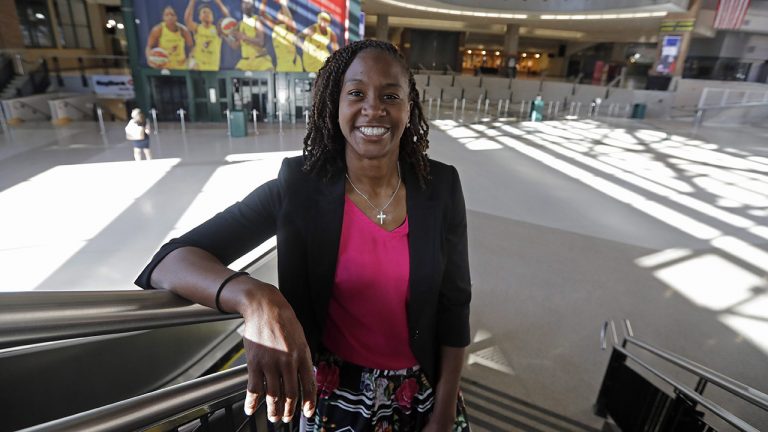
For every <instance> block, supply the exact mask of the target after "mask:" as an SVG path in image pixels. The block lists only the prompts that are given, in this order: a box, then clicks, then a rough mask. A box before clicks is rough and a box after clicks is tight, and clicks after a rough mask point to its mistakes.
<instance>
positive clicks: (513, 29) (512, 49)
mask: <svg viewBox="0 0 768 432" xmlns="http://www.w3.org/2000/svg"><path fill="white" fill-rule="evenodd" d="M519 42H520V26H519V25H517V24H507V31H506V32H505V33H504V55H505V56H506V57H505V58H504V65H503V66H504V68H503V69H507V76H509V77H510V78H514V77H515V75H516V74H515V72H514V71H513V70H512V69H511V68H508V66H509V59H510V58H514V59H515V64H516V63H517V49H518V43H519ZM503 69H502V70H503Z"/></svg>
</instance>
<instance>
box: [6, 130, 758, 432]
mask: <svg viewBox="0 0 768 432" xmlns="http://www.w3.org/2000/svg"><path fill="white" fill-rule="evenodd" d="M188 126H189V127H188V129H187V131H186V133H185V134H182V133H181V132H180V130H179V129H178V127H177V125H169V124H161V125H160V134H159V135H157V136H153V141H152V149H153V152H154V156H155V159H154V160H152V161H149V162H134V161H133V160H132V153H131V146H130V144H129V143H127V142H126V141H125V140H124V139H123V131H122V125H117V124H114V125H110V126H109V128H108V133H107V135H106V136H102V135H100V134H99V131H98V128H97V126H96V125H94V124H76V125H71V126H68V127H64V128H54V127H52V126H50V125H48V124H25V125H22V126H21V127H18V128H14V129H12V130H11V132H10V133H4V134H2V135H0V209H2V213H3V216H2V220H3V223H2V224H1V225H0V263H2V267H3V274H4V278H3V279H4V282H5V283H4V284H3V286H2V287H0V290H1V291H15V290H106V289H131V288H133V286H132V285H131V281H132V280H133V278H134V276H135V275H136V273H137V272H138V271H139V269H140V268H141V267H143V265H144V263H145V262H146V260H147V259H148V258H149V257H150V255H151V254H152V252H153V251H154V250H155V249H156V248H157V247H158V246H159V245H160V244H162V243H163V242H164V240H165V239H166V238H168V237H170V236H172V235H174V234H175V233H178V232H180V231H183V230H185V229H187V228H189V227H191V226H193V225H195V224H196V223H198V222H199V221H201V220H203V219H205V218H206V216H208V215H210V214H212V213H213V212H215V211H217V210H219V209H221V208H223V207H224V206H225V205H226V204H227V203H229V202H232V201H234V200H236V199H238V198H239V197H242V196H243V195H244V194H245V193H247V192H248V191H250V190H251V189H252V188H253V187H254V186H256V185H258V184H260V183H262V182H264V181H266V180H267V179H269V178H272V177H273V176H274V175H276V172H277V168H278V167H279V162H280V160H281V159H282V158H283V157H284V156H286V155H289V154H298V151H299V150H300V148H301V141H302V137H303V130H302V128H303V125H301V124H299V125H295V126H290V127H289V126H286V128H285V131H284V133H283V134H280V132H279V131H278V129H277V127H276V126H274V125H264V126H260V134H259V135H258V136H253V135H250V136H248V137H245V138H229V137H227V135H226V132H225V131H224V129H223V128H220V127H218V126H216V127H211V126H210V125H208V126H205V127H202V126H195V125H188ZM430 137H431V148H430V155H431V156H432V157H433V158H435V159H438V160H442V161H444V162H448V163H451V164H454V165H456V166H457V168H458V169H459V171H460V173H461V176H462V182H463V186H464V193H465V196H466V201H467V208H468V213H469V223H470V259H471V263H472V276H473V290H474V298H473V304H472V325H473V335H474V342H473V344H472V345H471V346H470V347H469V350H468V351H469V355H468V358H467V362H468V364H467V367H466V369H465V383H464V387H465V393H466V396H467V399H468V402H469V405H470V408H471V410H472V411H471V412H472V414H474V415H475V418H476V419H477V423H476V426H477V427H476V429H477V430H578V431H580V430H592V429H593V428H599V427H600V424H601V422H600V421H599V419H596V418H595V417H594V416H593V415H592V413H591V405H592V403H593V402H594V400H595V397H596V395H597V391H598V388H599V386H600V382H601V378H602V374H603V372H604V370H605V366H606V363H607V360H608V352H607V351H605V352H603V351H601V350H600V327H601V324H602V322H603V321H604V320H607V319H613V320H617V324H618V323H619V321H620V320H622V319H629V320H630V321H631V323H632V326H633V329H634V331H635V334H636V335H637V336H638V337H640V338H641V339H644V340H646V341H648V342H650V343H652V344H655V345H658V346H660V347H663V348H666V349H669V350H672V351H674V352H677V353H679V354H681V355H684V356H686V357H688V358H690V359H692V360H694V361H697V362H699V363H701V364H704V365H706V366H709V367H711V368H713V369H715V370H718V371H720V372H722V373H725V374H726V375H729V376H731V377H733V378H735V379H737V380H739V381H742V382H744V383H746V384H749V385H752V386H754V387H755V388H757V389H758V390H761V391H763V392H766V391H768V374H766V373H765V371H766V370H768V282H767V281H766V275H767V274H768V146H766V145H765V143H766V142H768V129H760V128H750V127H740V128H700V129H698V130H697V131H693V130H691V128H690V125H688V124H684V123H674V122H663V121H645V122H642V121H632V120H619V119H611V120H604V119H603V120H574V121H567V122H566V121H563V122H545V123H512V122H498V123H493V122H485V123H482V124H464V123H459V122H454V121H450V120H445V121H434V122H432V131H431V134H430ZM620 328H621V327H620V326H619V329H620ZM619 336H621V335H619ZM672 375H673V376H675V377H678V378H680V380H681V381H683V382H685V383H687V384H689V385H691V386H693V385H694V384H695V380H693V379H692V378H690V377H689V376H687V375H685V374H678V373H676V372H672ZM705 395H709V396H712V397H713V398H715V399H716V400H717V401H718V402H721V403H722V404H723V405H724V406H726V407H728V408H731V409H732V410H733V411H734V412H735V413H737V414H739V415H742V416H743V417H744V418H746V419H748V420H751V421H752V422H753V424H754V425H755V426H757V427H758V428H760V429H762V428H768V415H766V414H765V413H760V412H758V411H757V410H755V409H751V408H748V407H745V405H744V404H741V403H737V402H734V400H735V399H734V398H732V397H728V396H725V395H724V394H723V393H722V392H718V391H716V390H715V391H713V390H712V388H709V389H708V390H707V392H706V393H705ZM723 430H727V429H723Z"/></svg>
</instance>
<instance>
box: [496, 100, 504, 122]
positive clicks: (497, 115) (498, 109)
mask: <svg viewBox="0 0 768 432" xmlns="http://www.w3.org/2000/svg"><path fill="white" fill-rule="evenodd" d="M502 102H503V101H502V100H501V99H499V106H498V107H497V109H496V118H499V117H501V104H502Z"/></svg>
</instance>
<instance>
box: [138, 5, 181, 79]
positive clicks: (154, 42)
mask: <svg viewBox="0 0 768 432" xmlns="http://www.w3.org/2000/svg"><path fill="white" fill-rule="evenodd" d="M187 47H190V48H191V47H192V34H191V33H190V32H189V29H187V28H186V27H185V26H184V25H183V24H180V23H179V22H178V17H177V16H176V11H175V10H173V8H172V7H171V6H166V7H165V9H163V21H162V22H161V23H159V24H157V25H156V26H154V27H152V30H151V31H150V32H149V38H148V39H147V47H146V48H145V50H144V54H145V56H146V59H147V64H148V65H149V67H152V68H155V69H186V68H187V52H186V49H187Z"/></svg>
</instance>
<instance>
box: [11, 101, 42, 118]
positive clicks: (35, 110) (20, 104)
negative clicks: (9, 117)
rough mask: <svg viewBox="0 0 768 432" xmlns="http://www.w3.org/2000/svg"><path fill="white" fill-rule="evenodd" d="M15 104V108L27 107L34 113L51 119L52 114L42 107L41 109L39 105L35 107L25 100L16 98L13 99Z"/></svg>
mask: <svg viewBox="0 0 768 432" xmlns="http://www.w3.org/2000/svg"><path fill="white" fill-rule="evenodd" d="M13 105H15V106H14V109H15V108H17V107H20V108H25V109H28V110H30V111H32V113H33V114H36V115H39V116H42V117H43V118H45V119H46V120H50V119H51V116H50V114H48V113H46V112H45V111H43V110H41V109H39V108H37V107H35V106H33V105H30V104H28V103H26V102H24V101H20V100H15V101H13Z"/></svg>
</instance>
